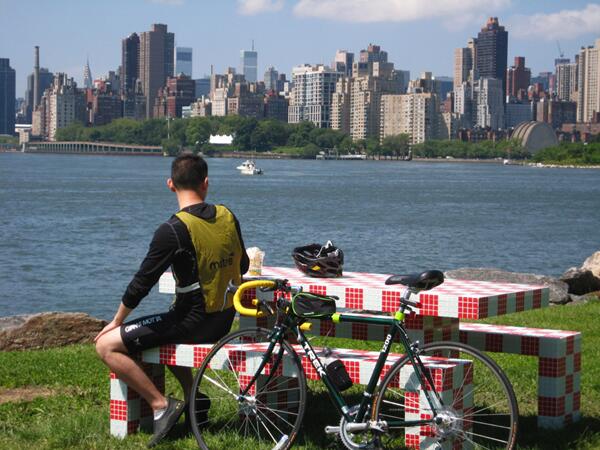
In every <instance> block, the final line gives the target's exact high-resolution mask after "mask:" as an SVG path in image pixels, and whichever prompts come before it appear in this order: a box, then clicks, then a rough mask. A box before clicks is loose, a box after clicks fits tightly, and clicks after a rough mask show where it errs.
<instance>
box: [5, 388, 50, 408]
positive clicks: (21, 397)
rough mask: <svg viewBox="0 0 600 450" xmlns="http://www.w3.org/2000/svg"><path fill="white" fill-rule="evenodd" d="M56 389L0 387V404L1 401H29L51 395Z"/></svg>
mask: <svg viewBox="0 0 600 450" xmlns="http://www.w3.org/2000/svg"><path fill="white" fill-rule="evenodd" d="M56 394H58V391H56V390H53V389H50V388H45V387H38V386H27V387H20V388H0V405H1V404H3V403H17V402H30V401H31V400H33V399H36V398H39V397H51V396H53V395H56Z"/></svg>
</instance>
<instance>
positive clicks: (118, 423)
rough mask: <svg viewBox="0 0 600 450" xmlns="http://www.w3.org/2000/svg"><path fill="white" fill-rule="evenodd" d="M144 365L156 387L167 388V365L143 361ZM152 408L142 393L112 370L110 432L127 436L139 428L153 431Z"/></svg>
mask: <svg viewBox="0 0 600 450" xmlns="http://www.w3.org/2000/svg"><path fill="white" fill-rule="evenodd" d="M142 367H143V369H144V371H145V372H146V374H148V376H149V377H150V379H151V380H152V381H153V382H154V384H155V385H156V387H157V388H158V389H159V390H160V391H161V392H164V390H165V366H163V365H157V364H148V363H143V364H142ZM153 419H154V418H153V415H152V408H150V405H148V403H146V401H145V400H144V399H143V398H141V397H140V395H139V394H138V393H137V392H136V391H134V390H133V389H131V388H130V387H129V386H127V384H126V383H125V382H124V381H121V380H120V379H119V378H117V376H116V375H115V374H114V373H112V372H111V374H110V434H112V435H113V436H118V437H125V436H127V435H128V434H132V433H136V432H137V431H138V428H142V429H143V430H145V431H150V432H151V431H152V423H153Z"/></svg>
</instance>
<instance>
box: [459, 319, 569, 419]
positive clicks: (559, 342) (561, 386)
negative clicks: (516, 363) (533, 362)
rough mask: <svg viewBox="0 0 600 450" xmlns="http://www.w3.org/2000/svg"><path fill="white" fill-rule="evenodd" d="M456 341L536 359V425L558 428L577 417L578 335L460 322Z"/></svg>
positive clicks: (490, 350)
mask: <svg viewBox="0 0 600 450" xmlns="http://www.w3.org/2000/svg"><path fill="white" fill-rule="evenodd" d="M460 340H461V341H462V342H464V343H466V344H469V345H471V346H473V347H475V348H478V349H480V350H484V351H488V352H501V353H514V354H517V355H530V356H537V357H538V425H539V426H540V427H544V428H561V427H563V426H564V425H566V424H568V423H571V422H575V421H577V420H579V418H580V417H581V413H580V397H581V333H579V332H577V331H561V330H545V329H540V328H525V327H510V326H501V325H488V324H481V323H461V324H460Z"/></svg>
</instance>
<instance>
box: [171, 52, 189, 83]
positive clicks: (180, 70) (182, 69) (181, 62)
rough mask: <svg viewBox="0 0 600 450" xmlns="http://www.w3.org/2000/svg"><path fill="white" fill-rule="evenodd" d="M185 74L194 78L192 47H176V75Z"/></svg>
mask: <svg viewBox="0 0 600 450" xmlns="http://www.w3.org/2000/svg"><path fill="white" fill-rule="evenodd" d="M180 74H184V75H186V76H188V77H190V78H192V48H191V47H177V48H175V74H174V75H175V76H177V75H180Z"/></svg>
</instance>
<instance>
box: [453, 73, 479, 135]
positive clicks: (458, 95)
mask: <svg viewBox="0 0 600 450" xmlns="http://www.w3.org/2000/svg"><path fill="white" fill-rule="evenodd" d="M473 106H474V105H473V84H472V82H469V81H463V82H462V83H461V84H460V86H457V87H456V88H455V89H454V112H455V113H456V114H459V115H460V117H461V118H462V121H463V123H464V124H465V126H466V127H467V128H471V127H472V126H473V123H474V119H473V118H474V114H473Z"/></svg>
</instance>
